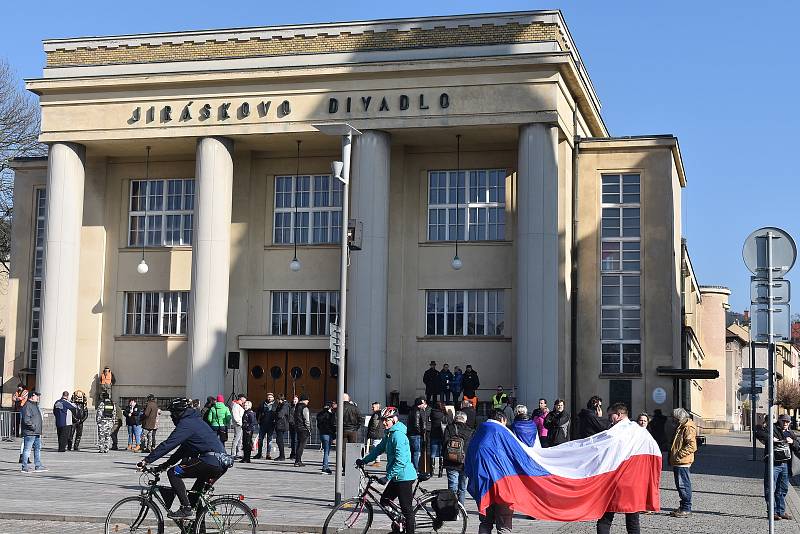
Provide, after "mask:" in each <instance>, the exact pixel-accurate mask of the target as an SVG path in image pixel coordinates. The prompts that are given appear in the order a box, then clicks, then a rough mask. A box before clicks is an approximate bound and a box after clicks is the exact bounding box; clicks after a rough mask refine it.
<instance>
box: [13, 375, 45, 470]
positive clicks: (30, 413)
mask: <svg viewBox="0 0 800 534" xmlns="http://www.w3.org/2000/svg"><path fill="white" fill-rule="evenodd" d="M20 421H21V426H22V471H23V472H25V473H30V472H31V471H34V470H35V471H47V469H46V468H45V467H44V466H43V465H42V411H41V410H40V409H39V392H38V391H32V392H31V393H30V395H28V400H27V402H25V405H24V406H22V410H21V412H20ZM31 449H33V461H34V468H35V469H31V468H30V467H29V466H28V458H29V457H30V454H31Z"/></svg>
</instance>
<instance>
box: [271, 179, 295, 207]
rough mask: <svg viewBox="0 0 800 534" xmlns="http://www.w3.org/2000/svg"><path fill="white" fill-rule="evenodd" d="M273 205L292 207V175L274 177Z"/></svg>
mask: <svg viewBox="0 0 800 534" xmlns="http://www.w3.org/2000/svg"><path fill="white" fill-rule="evenodd" d="M275 207H276V208H291V207H292V177H291V176H278V177H277V178H275Z"/></svg>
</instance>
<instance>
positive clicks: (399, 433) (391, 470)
mask: <svg viewBox="0 0 800 534" xmlns="http://www.w3.org/2000/svg"><path fill="white" fill-rule="evenodd" d="M383 453H386V459H387V462H386V478H388V479H389V480H396V481H398V482H403V481H405V480H416V479H417V470H416V469H414V464H412V463H411V447H410V445H409V444H408V436H407V435H406V425H404V424H403V423H401V422H400V421H398V422H396V423H395V424H394V425H392V427H391V428H390V429H389V430H387V431H386V436H385V437H384V438H383V439H382V440H381V442H380V443H379V444H378V445H377V446H376V447H375V448H374V449H372V452H370V453H369V454H368V455H366V456H365V457H364V463H369V462H373V461H375V459H376V458H377V457H378V456H380V455H381V454H383Z"/></svg>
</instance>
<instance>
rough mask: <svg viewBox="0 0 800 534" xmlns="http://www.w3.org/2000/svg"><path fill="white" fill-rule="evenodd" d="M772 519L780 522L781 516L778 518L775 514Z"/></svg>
mask: <svg viewBox="0 0 800 534" xmlns="http://www.w3.org/2000/svg"><path fill="white" fill-rule="evenodd" d="M773 519H775V521H780V520H781V516H779V515H778V514H775V517H773Z"/></svg>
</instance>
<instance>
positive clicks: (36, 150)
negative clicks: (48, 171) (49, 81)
mask: <svg viewBox="0 0 800 534" xmlns="http://www.w3.org/2000/svg"><path fill="white" fill-rule="evenodd" d="M39 125H40V121H39V106H38V103H37V102H36V98H35V97H34V96H33V95H32V94H30V93H28V92H26V91H25V89H24V88H23V87H22V85H21V84H20V82H19V80H18V79H17V77H16V76H15V75H14V72H13V71H12V70H11V67H9V65H8V62H6V61H5V60H4V59H0V274H2V275H5V276H7V275H8V272H9V260H10V256H11V216H12V214H13V210H14V173H13V171H12V170H11V160H13V159H14V158H21V157H30V156H43V155H45V154H47V148H46V147H45V146H44V145H42V144H41V143H39Z"/></svg>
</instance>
